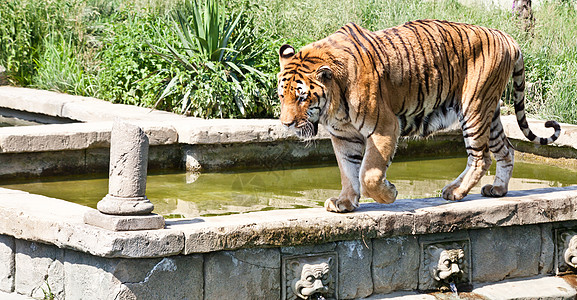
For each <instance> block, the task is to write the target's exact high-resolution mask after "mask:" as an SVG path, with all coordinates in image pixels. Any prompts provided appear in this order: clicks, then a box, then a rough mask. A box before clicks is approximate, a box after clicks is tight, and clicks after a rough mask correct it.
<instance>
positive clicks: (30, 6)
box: [0, 0, 80, 85]
mask: <svg viewBox="0 0 577 300" xmlns="http://www.w3.org/2000/svg"><path fill="white" fill-rule="evenodd" d="M79 3H80V0H52V1H38V0H3V1H2V2H1V4H0V65H3V66H4V67H6V69H7V70H8V73H9V77H10V80H11V81H12V82H14V83H15V84H20V85H27V84H30V83H31V82H32V77H33V76H34V74H35V72H36V65H37V63H36V62H37V61H38V60H39V59H40V57H41V56H42V53H43V51H44V46H45V44H46V43H45V41H44V39H45V38H46V37H47V36H49V35H50V33H52V32H61V33H62V34H63V35H65V37H66V38H67V39H70V40H72V41H73V42H74V43H75V42H76V40H75V39H76V38H77V33H78V31H77V29H78V28H77V23H76V19H74V18H69V17H70V16H71V15H72V16H74V15H78V14H79V11H78V9H79V7H80V6H79Z"/></svg>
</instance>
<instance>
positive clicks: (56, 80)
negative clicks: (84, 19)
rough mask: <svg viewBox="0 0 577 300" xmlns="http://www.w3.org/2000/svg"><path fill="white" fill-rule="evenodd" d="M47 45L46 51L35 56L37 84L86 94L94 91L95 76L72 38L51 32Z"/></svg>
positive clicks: (55, 89) (45, 46) (35, 83)
mask: <svg viewBox="0 0 577 300" xmlns="http://www.w3.org/2000/svg"><path fill="white" fill-rule="evenodd" d="M43 48H44V52H43V53H42V55H41V56H40V57H39V59H38V60H35V63H36V70H37V72H36V74H35V75H34V77H33V78H32V81H33V83H32V85H33V86H34V87H37V88H41V89H46V90H54V91H59V92H64V93H71V94H76V95H84V96H86V95H90V94H92V93H93V92H94V90H95V86H94V84H93V82H94V77H93V76H91V75H89V74H86V73H85V72H84V68H83V66H82V64H81V63H80V62H79V60H78V58H77V53H76V51H75V44H74V43H73V42H72V41H71V40H70V39H65V38H64V37H63V36H62V34H59V33H55V34H51V35H49V36H48V37H47V38H46V39H44V43H43Z"/></svg>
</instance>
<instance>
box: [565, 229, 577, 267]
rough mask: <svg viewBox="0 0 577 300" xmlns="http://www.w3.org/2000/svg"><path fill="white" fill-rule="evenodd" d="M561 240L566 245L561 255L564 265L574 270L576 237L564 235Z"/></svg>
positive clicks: (576, 252) (576, 247)
mask: <svg viewBox="0 0 577 300" xmlns="http://www.w3.org/2000/svg"><path fill="white" fill-rule="evenodd" d="M563 238H564V239H565V241H566V242H565V243H566V245H567V249H565V252H564V255H563V256H564V258H565V263H566V264H567V265H568V266H570V267H571V268H573V269H574V270H575V269H577V235H570V234H564V235H563Z"/></svg>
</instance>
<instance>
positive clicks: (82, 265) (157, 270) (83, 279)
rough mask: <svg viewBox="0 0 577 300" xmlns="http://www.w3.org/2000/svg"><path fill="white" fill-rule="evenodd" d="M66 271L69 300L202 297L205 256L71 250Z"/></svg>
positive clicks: (65, 266) (67, 253)
mask: <svg viewBox="0 0 577 300" xmlns="http://www.w3.org/2000/svg"><path fill="white" fill-rule="evenodd" d="M64 270H65V273H66V275H67V276H66V278H65V283H66V298H67V299H95V300H98V299H103V300H104V299H202V290H203V276H202V270H203V261H202V256H201V255H189V256H171V257H165V258H150V259H122V258H120V259H119V258H112V259H111V258H101V257H95V256H91V255H88V254H85V253H82V252H76V251H69V250H67V251H66V261H65V264H64ZM71 274H73V276H70V275H71Z"/></svg>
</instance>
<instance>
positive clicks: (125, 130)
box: [84, 120, 164, 231]
mask: <svg viewBox="0 0 577 300" xmlns="http://www.w3.org/2000/svg"><path fill="white" fill-rule="evenodd" d="M147 165H148V137H147V136H146V134H145V133H144V131H142V129H141V128H140V127H138V126H136V125H134V124H130V123H126V122H123V121H119V120H117V121H115V122H114V124H113V126H112V132H111V137H110V170H109V182H108V194H107V195H106V196H105V197H104V198H103V199H102V200H101V201H100V202H98V204H97V208H98V211H90V212H89V213H87V214H86V215H85V217H84V221H85V222H86V223H87V224H90V225H95V226H98V227H103V228H106V229H110V230H114V231H124V230H144V229H159V228H164V218H163V217H162V216H159V215H155V214H152V213H151V212H152V210H153V209H154V205H153V204H152V203H151V202H150V201H149V200H148V199H147V198H146V194H145V193H146V174H147Z"/></svg>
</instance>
